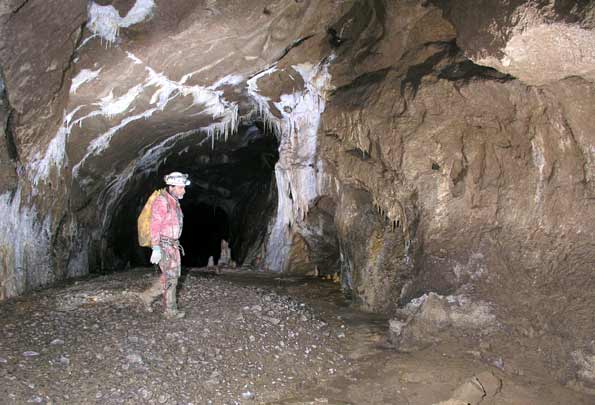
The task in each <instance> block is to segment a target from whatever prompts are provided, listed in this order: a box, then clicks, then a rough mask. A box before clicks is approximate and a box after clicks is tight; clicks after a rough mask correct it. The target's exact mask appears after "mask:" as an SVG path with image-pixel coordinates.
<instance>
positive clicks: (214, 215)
mask: <svg viewBox="0 0 595 405" xmlns="http://www.w3.org/2000/svg"><path fill="white" fill-rule="evenodd" d="M184 205H185V204H184ZM222 239H225V240H226V241H228V242H229V217H228V216H227V214H226V213H225V211H223V210H222V209H221V208H219V207H213V206H211V205H208V204H204V203H198V204H193V205H191V206H188V205H185V207H184V232H183V233H182V237H181V238H180V243H181V244H182V246H183V247H184V250H185V252H186V255H185V256H184V257H183V258H182V264H183V265H184V266H187V267H203V266H206V265H207V262H208V260H209V256H213V259H214V260H215V263H217V261H218V260H219V256H220V248H221V240H222Z"/></svg>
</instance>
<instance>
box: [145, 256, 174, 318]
mask: <svg viewBox="0 0 595 405" xmlns="http://www.w3.org/2000/svg"><path fill="white" fill-rule="evenodd" d="M161 249H162V252H163V258H162V259H161V261H160V262H159V269H160V270H161V276H160V277H159V278H157V279H155V281H154V282H153V284H151V286H150V287H149V288H147V289H146V290H145V291H143V293H142V299H143V301H144V302H145V304H147V306H150V305H151V303H153V301H155V299H156V298H157V297H158V296H159V295H161V294H163V307H164V310H165V312H166V313H173V312H176V311H177V310H178V304H177V300H176V289H177V287H178V279H179V278H180V271H181V264H182V263H181V258H180V251H179V250H178V249H177V248H176V247H172V246H164V247H162V248H161Z"/></svg>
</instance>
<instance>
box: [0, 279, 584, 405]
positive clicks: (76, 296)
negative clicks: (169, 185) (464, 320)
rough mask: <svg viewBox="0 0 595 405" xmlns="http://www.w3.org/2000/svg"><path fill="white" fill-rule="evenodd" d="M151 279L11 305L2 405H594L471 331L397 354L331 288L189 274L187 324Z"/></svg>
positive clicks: (5, 318) (83, 286)
mask: <svg viewBox="0 0 595 405" xmlns="http://www.w3.org/2000/svg"><path fill="white" fill-rule="evenodd" d="M154 276H155V273H154V272H153V270H149V269H133V270H131V271H127V272H122V273H116V274H110V275H105V276H96V277H92V278H87V279H84V280H78V281H73V282H69V283H67V284H63V285H60V286H56V287H54V288H51V289H46V290H42V291H37V292H33V293H31V294H28V295H26V296H23V297H19V298H17V299H12V300H9V301H7V302H4V303H1V304H0V321H1V325H2V326H1V328H0V398H1V399H0V402H1V403H46V404H50V403H51V404H66V403H68V404H87V403H101V404H122V403H125V404H138V403H147V404H158V403H159V404H190V403H192V404H250V403H271V404H409V405H414V404H419V405H422V404H423V405H427V404H434V403H438V402H440V401H444V402H443V404H448V405H459V404H463V403H472V404H479V403H481V404H519V405H520V404H523V405H529V404H575V405H577V404H593V403H595V397H592V396H588V395H584V394H580V393H578V392H575V391H572V390H570V389H567V388H565V387H563V386H561V385H559V384H558V383H556V382H555V381H554V380H553V379H551V378H549V377H548V376H547V374H545V372H544V369H543V367H542V365H540V364H538V363H528V364H525V365H524V369H523V372H522V373H514V372H511V371H510V370H507V368H506V367H497V365H498V363H496V365H494V362H493V361H492V360H493V359H492V360H489V359H487V358H486V357H484V356H481V355H479V354H478V353H479V352H480V349H479V348H478V347H477V345H478V344H479V343H478V342H477V340H476V339H474V338H473V336H469V337H468V338H466V339H465V338H461V337H460V336H457V337H456V338H454V336H451V337H449V336H446V335H445V336H444V338H443V339H441V342H440V343H437V344H435V345H432V346H430V347H427V348H425V349H423V350H420V351H417V352H413V353H400V352H398V351H396V350H394V349H393V348H391V347H390V345H389V344H388V343H387V339H386V336H387V329H388V326H387V325H388V323H387V319H385V318H383V317H381V316H373V315H370V314H366V313H362V312H359V311H357V310H355V309H353V308H351V307H350V306H349V304H348V302H347V301H346V300H345V299H344V298H343V296H342V294H341V292H340V290H339V288H338V286H337V284H335V283H332V282H330V281H324V280H321V279H318V278H301V277H300V278H297V277H283V278H280V277H278V276H276V275H271V274H263V273H258V272H250V273H248V272H245V271H234V272H231V271H230V272H225V271H224V272H222V274H214V273H210V272H207V271H205V269H190V270H189V271H187V272H186V275H185V277H184V279H183V282H182V284H181V288H180V291H179V304H180V307H181V308H183V309H184V310H185V311H186V318H184V319H181V320H172V321H170V320H166V319H164V318H163V317H162V316H161V302H158V303H156V304H154V312H152V313H150V312H146V311H144V309H143V308H142V306H141V305H140V304H139V303H138V302H137V300H136V299H135V298H134V295H133V294H131V292H135V291H141V290H142V289H143V288H144V287H145V286H147V285H148V284H149V283H150V281H151V279H152V277H154ZM493 339H494V340H496V339H499V338H498V337H497V336H494V337H493ZM492 343H493V344H495V343H496V342H495V341H494V342H490V341H489V339H488V338H485V337H484V340H483V341H482V342H481V345H482V347H483V348H485V347H490V345H491V344H492ZM500 343H502V342H500ZM499 347H502V346H499ZM514 350H515V348H514V347H512V346H511V347H510V349H509V353H514ZM500 365H501V364H500ZM478 383H479V384H478ZM478 387H481V388H480V391H481V392H478ZM474 390H475V391H474ZM453 392H458V393H459V394H461V393H462V395H463V396H465V395H467V397H466V398H467V399H466V401H467V402H462V401H460V400H459V399H453V398H454V397H453V396H452V395H453ZM478 394H479V395H478ZM449 398H450V399H449ZM457 398H461V396H460V395H459V397H457Z"/></svg>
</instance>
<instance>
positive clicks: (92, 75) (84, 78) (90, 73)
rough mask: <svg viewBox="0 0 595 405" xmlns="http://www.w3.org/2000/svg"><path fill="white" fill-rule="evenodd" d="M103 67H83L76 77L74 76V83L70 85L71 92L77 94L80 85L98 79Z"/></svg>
mask: <svg viewBox="0 0 595 405" xmlns="http://www.w3.org/2000/svg"><path fill="white" fill-rule="evenodd" d="M101 69H102V68H99V69H97V70H91V69H82V70H81V71H80V72H79V73H78V74H77V75H76V76H75V77H73V78H72V84H71V85H70V93H71V94H76V91H77V89H78V88H79V87H81V86H82V85H83V84H85V83H87V82H90V81H93V80H95V79H97V77H98V76H99V73H101Z"/></svg>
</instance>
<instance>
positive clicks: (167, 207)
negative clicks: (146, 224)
mask: <svg viewBox="0 0 595 405" xmlns="http://www.w3.org/2000/svg"><path fill="white" fill-rule="evenodd" d="M183 222H184V216H183V215H182V209H181V208H180V203H179V202H178V200H177V199H176V198H174V197H173V196H172V195H171V194H169V193H168V192H167V191H165V192H164V193H162V194H161V195H160V196H159V197H157V198H155V200H154V201H153V206H152V207H151V226H150V227H151V246H158V245H159V240H160V239H161V236H165V237H166V238H168V239H179V238H180V235H181V234H182V226H183Z"/></svg>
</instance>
